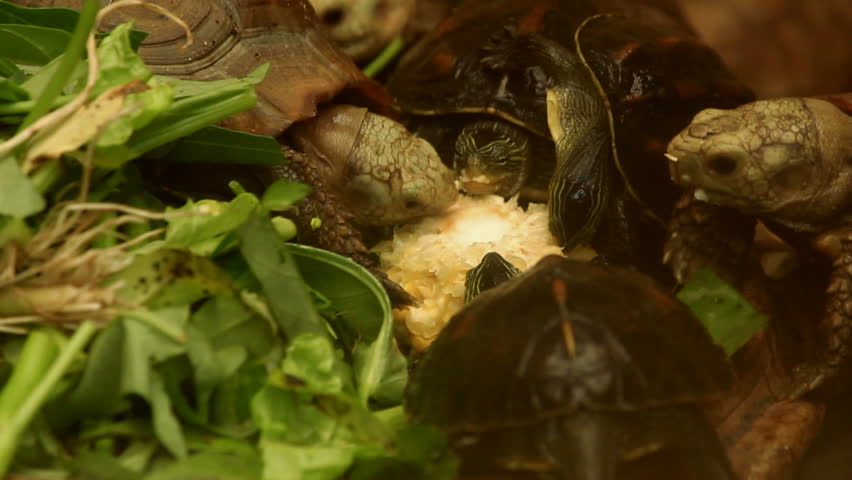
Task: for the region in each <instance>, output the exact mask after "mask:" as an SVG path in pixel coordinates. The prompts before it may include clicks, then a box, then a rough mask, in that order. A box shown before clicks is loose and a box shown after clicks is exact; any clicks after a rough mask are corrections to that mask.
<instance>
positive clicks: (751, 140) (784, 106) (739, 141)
mask: <svg viewBox="0 0 852 480" xmlns="http://www.w3.org/2000/svg"><path fill="white" fill-rule="evenodd" d="M844 132H845V133H844ZM850 132H852V119H850V117H848V116H847V115H846V114H844V113H842V112H841V111H840V110H839V109H837V108H836V107H834V106H833V105H831V104H830V103H828V102H825V101H822V100H815V99H799V98H786V99H775V100H764V101H758V102H753V103H749V104H746V105H743V106H741V107H739V108H737V109H734V110H716V109H708V110H704V111H702V112H700V113H699V114H698V115H696V116H695V118H694V119H693V121H692V123H691V124H690V125H689V127H687V128H686V129H685V130H683V131H682V132H681V133H680V134H679V135H678V136H677V137H675V138H674V139H673V140H672V141H671V142H670V143H669V146H668V157H669V160H670V163H669V167H670V172H671V177H672V180H673V181H674V182H676V183H679V184H680V185H682V186H685V187H691V188H694V189H695V197H696V198H697V199H698V200H704V201H707V202H710V203H714V204H717V205H722V206H729V207H734V208H737V209H739V210H741V211H744V212H746V213H752V214H759V215H766V216H769V217H771V218H773V219H774V220H776V221H779V222H782V223H785V224H787V225H790V226H793V227H798V228H807V226H808V225H812V224H813V223H814V222H821V221H823V220H828V219H836V218H837V215H838V214H839V213H840V212H842V211H844V209H848V205H849V204H850V201H852V189H850V187H849V185H852V183H850V181H852V170H850V168H849V164H850V160H852V133H850ZM820 215H822V217H819V216H820Z"/></svg>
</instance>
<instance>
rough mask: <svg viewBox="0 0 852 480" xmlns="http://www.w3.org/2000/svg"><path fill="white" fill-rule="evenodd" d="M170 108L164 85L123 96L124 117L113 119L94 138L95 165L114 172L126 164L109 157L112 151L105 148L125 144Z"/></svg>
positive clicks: (170, 94)
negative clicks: (134, 133)
mask: <svg viewBox="0 0 852 480" xmlns="http://www.w3.org/2000/svg"><path fill="white" fill-rule="evenodd" d="M171 104H172V91H171V88H170V87H169V86H168V85H152V86H151V88H149V89H147V90H144V91H141V92H136V93H131V94H129V95H127V96H126V97H125V99H124V110H123V112H124V113H122V115H120V116H118V117H114V118H113V119H112V120H111V121H110V123H109V124H108V125H107V126H106V128H105V129H104V130H103V131H102V132H101V133H100V136H99V137H98V142H97V145H98V151H97V153H96V164H97V165H98V166H100V167H105V168H117V167H119V166H121V165H122V164H124V163H125V162H127V161H128V160H130V159H129V158H125V156H116V155H110V154H111V153H112V152H113V151H114V150H110V149H109V148H110V147H116V146H120V145H122V144H124V143H125V142H127V139H129V138H130V137H131V136H132V135H133V132H134V131H136V130H139V129H141V128H143V127H145V126H146V125H148V124H149V123H151V121H153V120H154V119H155V118H156V117H157V116H158V115H159V114H161V113H162V112H164V111H166V110H167V109H168V108H169V106H171ZM122 151H126V149H124V150H122Z"/></svg>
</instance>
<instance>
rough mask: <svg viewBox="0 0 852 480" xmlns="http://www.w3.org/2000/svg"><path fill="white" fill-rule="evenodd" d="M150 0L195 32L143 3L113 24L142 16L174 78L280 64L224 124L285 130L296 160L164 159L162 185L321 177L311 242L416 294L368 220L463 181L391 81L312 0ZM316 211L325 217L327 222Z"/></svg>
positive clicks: (413, 213)
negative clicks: (380, 258)
mask: <svg viewBox="0 0 852 480" xmlns="http://www.w3.org/2000/svg"><path fill="white" fill-rule="evenodd" d="M17 3H21V4H25V5H27V6H45V7H47V6H64V7H72V8H73V7H79V4H80V2H79V1H75V0H26V1H19V2H17ZM102 3H104V4H108V3H112V2H109V1H106V0H104V1H103V2H102ZM149 3H152V4H154V5H157V6H159V7H161V8H166V9H168V10H170V11H171V12H172V13H173V14H174V15H175V16H177V17H178V18H180V19H182V20H183V21H184V22H185V23H186V26H187V27H188V28H189V29H190V31H191V32H192V35H193V41H192V42H191V43H190V44H189V45H188V46H187V45H185V43H186V36H187V35H186V32H185V31H184V28H183V27H182V26H180V25H178V24H177V23H176V22H174V21H172V20H171V19H169V18H167V17H165V16H164V15H162V14H161V13H160V12H158V11H156V10H151V9H149V8H146V7H140V6H127V7H124V8H120V9H116V10H115V11H113V12H111V13H109V14H108V15H106V16H105V18H104V21H103V23H102V25H101V28H102V29H109V28H110V27H112V26H114V25H116V24H118V23H123V22H126V21H129V20H133V21H134V22H135V25H136V28H138V29H141V30H144V31H146V32H148V33H149V35H148V36H147V37H146V38H145V40H144V41H143V42H142V45H141V46H140V48H139V53H140V55H141V56H142V58H143V59H144V60H145V62H146V64H147V65H148V66H149V67H150V68H151V69H152V70H153V71H154V72H155V73H159V74H162V75H169V76H175V77H180V78H189V79H195V80H215V79H221V78H227V77H239V76H244V75H246V74H248V73H250V72H251V71H253V70H254V69H256V68H258V67H259V66H261V65H262V64H264V63H266V62H269V70H268V73H267V75H266V77H265V78H264V80H263V81H262V82H261V83H260V84H258V85H257V87H256V92H257V95H258V98H259V100H258V104H257V106H255V107H254V108H252V109H251V110H248V111H245V112H242V113H240V114H237V115H234V116H232V117H230V118H228V119H226V120H224V121H223V122H221V125H222V126H224V127H227V128H232V129H236V130H242V131H245V132H249V133H255V134H261V135H270V136H274V137H277V138H278V139H279V140H280V141H281V142H282V148H283V149H284V151H285V155H286V156H287V157H289V163H288V164H286V165H276V166H271V167H263V166H252V167H246V166H237V167H234V168H227V167H224V166H216V167H215V168H211V169H208V170H206V172H207V174H205V175H198V172H199V169H200V167H199V166H198V165H190V166H186V165H174V164H169V165H168V166H167V167H166V168H164V169H163V168H162V167H163V166H162V165H158V167H160V168H159V169H155V170H156V173H158V175H156V178H155V180H154V181H155V183H168V184H170V185H174V184H175V183H180V184H181V186H182V187H183V188H188V189H190V190H194V191H216V190H219V191H224V192H229V190H228V188H227V187H226V184H227V181H229V180H230V179H231V178H232V177H237V178H238V179H239V180H240V181H242V182H245V183H246V184H247V185H246V186H247V187H253V188H252V189H254V190H262V189H263V187H264V186H266V185H268V184H270V183H272V182H273V181H275V180H277V179H279V178H288V179H291V180H296V181H303V182H305V183H309V184H310V185H312V186H313V187H314V188H313V193H312V194H311V195H310V196H309V197H308V198H307V199H306V201H304V202H302V203H301V204H300V205H298V207H299V208H298V212H299V214H298V215H297V216H296V218H295V220H296V221H297V225H298V227H299V228H298V230H299V239H300V241H303V242H305V243H313V244H315V245H317V246H320V247H322V248H327V249H329V250H333V251H336V252H337V253H341V254H344V255H347V256H350V257H352V258H353V259H355V260H356V261H358V262H359V263H361V264H362V265H364V266H366V267H368V268H369V269H370V270H372V271H373V273H375V274H376V275H377V276H378V277H379V278H380V280H381V281H382V282H383V283H384V284H385V286H386V287H388V288H389V293H391V294H392V298H394V299H395V300H397V302H396V303H397V304H399V305H402V304H405V303H410V302H411V301H412V298H411V297H410V296H408V295H407V294H406V293H405V292H404V291H403V290H402V289H401V287H399V286H398V285H396V284H394V283H393V282H391V281H390V280H389V279H387V277H386V276H385V275H384V274H383V273H382V272H381V271H380V270H378V262H377V260H376V259H375V258H374V257H373V256H372V255H370V254H369V251H368V250H367V247H366V246H365V245H364V242H363V240H362V237H361V232H360V230H359V227H361V226H364V225H388V224H396V223H401V222H404V221H406V220H410V219H412V218H416V217H419V216H423V215H427V214H433V213H437V212H440V211H441V210H443V209H444V208H445V207H447V206H449V205H450V204H451V203H452V202H453V201H454V200H455V198H456V195H457V189H456V187H455V183H454V177H453V174H452V171H451V170H450V169H448V168H447V167H445V166H444V165H443V164H442V163H441V160H440V158H439V157H438V155H437V153H436V152H435V150H434V148H433V147H432V146H431V145H429V144H428V142H426V141H425V140H422V139H420V138H417V137H416V136H414V135H412V134H411V133H410V132H409V131H408V130H406V128H405V127H404V126H403V125H402V124H400V123H399V122H397V121H396V120H395V119H393V118H391V117H389V116H387V114H392V113H393V112H392V111H391V110H390V109H389V108H387V105H388V104H389V102H390V100H389V98H388V97H387V94H386V93H385V91H384V89H383V88H382V87H381V86H380V85H379V84H377V83H376V82H374V81H372V80H371V79H369V78H368V77H366V76H365V75H364V74H363V72H362V71H361V70H360V69H359V68H358V67H357V66H356V65H355V63H354V62H353V61H352V60H351V59H350V58H349V57H348V56H346V55H345V54H344V53H343V52H342V51H341V50H340V49H339V48H338V47H337V46H336V45H335V44H334V43H333V42H332V41H331V40H330V39H329V38H328V36H327V34H326V32H325V31H324V30H323V27H322V24H321V23H320V21H319V19H318V18H317V16H316V15H315V13H314V10H313V9H312V7H311V6H310V4H309V3H308V2H307V1H306V0H295V1H289V2H278V1H273V0H260V1H247V0H213V1H209V2H179V1H173V0H152V1H150V2H149ZM341 99H343V101H338V100H341ZM332 100H334V101H335V102H336V103H331V101H332ZM345 101H355V102H359V104H357V105H353V104H345V103H344V102H345ZM179 189H182V188H179ZM315 217H319V218H320V219H321V222H320V225H319V226H318V227H317V226H316V222H315V221H313V219H314V218H315Z"/></svg>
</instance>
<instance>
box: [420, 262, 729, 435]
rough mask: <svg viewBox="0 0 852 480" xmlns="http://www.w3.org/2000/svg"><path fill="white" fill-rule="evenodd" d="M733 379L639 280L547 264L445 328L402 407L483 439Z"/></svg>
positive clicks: (665, 296)
mask: <svg viewBox="0 0 852 480" xmlns="http://www.w3.org/2000/svg"><path fill="white" fill-rule="evenodd" d="M732 380H733V379H732V373H731V370H730V365H729V362H728V360H727V358H726V356H725V354H724V352H723V351H722V349H721V348H720V347H718V346H717V345H716V344H714V343H713V340H712V339H711V337H710V336H709V334H708V333H707V332H706V330H705V329H704V327H703V326H702V325H701V323H700V322H699V321H698V319H696V318H695V316H694V315H693V314H692V313H691V311H690V310H689V309H688V308H687V307H686V306H685V305H684V304H682V303H681V302H680V301H678V300H677V299H676V298H674V297H673V296H672V295H671V294H670V293H668V292H666V291H665V290H663V289H662V288H660V287H659V286H657V284H656V283H655V282H654V281H652V280H651V279H650V278H648V277H646V276H644V275H642V274H638V273H634V272H630V271H627V270H624V269H620V268H614V267H607V266H603V265H600V264H596V263H589V262H578V261H573V260H568V259H565V258H562V257H559V256H555V255H551V256H548V257H545V258H544V259H542V260H541V261H540V262H539V263H538V264H537V265H536V266H534V267H533V268H531V269H530V270H528V271H526V272H524V273H522V274H521V275H520V276H518V277H515V278H514V279H512V280H509V281H506V282H504V283H502V284H500V285H498V286H497V287H494V288H492V289H489V290H487V291H485V292H483V293H481V294H480V295H479V296H477V297H476V298H475V299H474V300H473V301H472V302H471V303H470V304H468V305H467V306H465V307H464V308H463V309H462V310H461V311H460V312H458V313H457V314H456V315H455V316H454V317H453V318H452V319H451V320H450V322H449V324H448V325H447V326H446V327H445V328H444V330H442V332H441V333H440V335H439V336H438V337H437V339H436V340H435V342H434V343H432V344H431V345H430V347H429V348H428V349H427V350H426V351H425V352H424V354H423V356H422V357H421V358H420V359H419V360H418V362H417V363H416V365H415V367H414V370H413V372H412V376H411V380H410V382H409V385H408V388H407V391H406V395H405V406H406V409H407V411H408V412H409V413H410V415H411V416H412V418H413V419H415V420H417V421H422V422H428V423H433V424H436V425H438V426H440V427H442V428H444V429H446V430H447V431H449V432H482V431H489V430H495V429H501V428H507V427H513V426H523V425H530V424H532V423H534V422H537V421H540V420H542V419H545V418H552V417H555V416H560V415H569V414H572V413H573V412H575V411H577V410H578V409H591V410H621V411H628V410H636V409H643V408H653V407H660V406H667V405H676V404H687V403H690V402H696V401H700V400H703V399H707V398H709V397H711V396H713V395H714V394H717V393H720V392H723V391H724V390H725V389H727V388H728V387H729V386H730V385H731V383H732Z"/></svg>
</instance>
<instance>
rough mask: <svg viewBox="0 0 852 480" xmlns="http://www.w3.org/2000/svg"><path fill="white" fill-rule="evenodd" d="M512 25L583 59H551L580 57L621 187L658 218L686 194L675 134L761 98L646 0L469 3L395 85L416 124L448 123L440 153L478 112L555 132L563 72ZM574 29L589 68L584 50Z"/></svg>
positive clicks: (411, 56) (413, 53)
mask: <svg viewBox="0 0 852 480" xmlns="http://www.w3.org/2000/svg"><path fill="white" fill-rule="evenodd" d="M596 16H597V17H596ZM593 17H594V18H593ZM587 20H588V21H587ZM584 22H586V23H585V24H584ZM581 25H583V26H582V29H581V31H580V32H579V33H578V32H577V30H578V28H580V26H581ZM507 31H508V32H511V34H512V35H514V36H515V37H516V38H522V37H523V36H525V35H527V36H528V35H535V36H539V37H543V38H545V39H547V40H548V41H552V42H554V43H556V44H558V45H560V46H561V47H563V48H562V49H561V50H560V54H564V55H569V56H572V57H574V58H572V59H571V61H570V62H565V61H564V60H565V59H562V58H548V59H547V60H546V63H548V64H550V65H547V66H545V67H551V66H552V65H557V66H558V65H563V64H570V65H574V67H570V68H583V69H588V70H590V71H591V72H593V74H594V77H595V80H596V81H597V82H598V83H599V84H600V86H601V87H602V88H601V90H602V92H603V93H604V94H605V97H606V98H605V99H604V101H605V103H606V104H607V108H608V110H609V111H610V112H611V115H612V121H613V125H612V126H613V127H614V132H613V133H614V142H613V143H614V145H615V146H616V148H615V151H616V152H619V154H618V155H610V156H609V158H611V161H612V162H613V163H614V167H615V168H617V173H615V174H614V175H610V177H613V178H615V179H616V180H615V181H614V185H615V187H614V188H613V189H611V190H612V191H613V192H618V191H624V192H626V193H627V194H628V196H630V197H632V198H634V199H635V200H637V201H638V202H639V204H640V205H641V207H642V208H641V211H645V212H646V213H648V214H649V215H651V216H652V217H657V219H658V220H663V221H664V220H665V219H666V218H667V217H668V215H669V213H670V211H671V207H672V205H673V204H674V201H675V199H676V197H677V195H678V191H677V189H676V188H675V186H674V185H672V183H671V182H670V181H669V178H668V170H667V163H666V161H665V158H664V153H665V147H666V144H667V143H668V140H669V139H670V138H671V137H672V136H673V135H675V134H676V133H677V132H678V131H679V130H680V129H681V128H683V126H684V125H686V124H688V123H689V121H690V119H691V118H692V116H694V115H695V113H697V112H698V111H700V110H702V109H703V108H707V107H710V106H714V107H720V106H725V105H729V106H735V105H739V104H741V103H744V102H747V101H749V100H751V99H752V98H753V95H752V93H751V92H750V91H749V90H748V89H747V88H745V87H743V86H742V85H741V84H740V83H739V82H737V80H736V79H735V78H734V77H733V76H732V75H731V74H730V73H729V71H728V70H727V69H726V68H725V66H724V64H723V62H722V60H721V58H720V57H719V56H718V55H717V54H716V53H715V52H714V51H713V50H711V49H710V48H708V47H706V46H705V45H702V44H701V43H699V42H698V41H697V40H696V39H695V37H694V36H693V35H692V33H691V32H690V30H689V29H688V28H687V27H685V26H683V25H682V24H681V23H680V22H679V21H678V19H676V18H674V17H672V16H671V15H669V14H668V13H667V12H665V11H662V10H660V9H658V8H655V7H652V6H647V5H643V4H642V3H641V2H630V1H626V0H622V1H619V0H596V1H595V0H530V1H526V2H517V1H511V0H500V1H492V0H468V1H466V2H464V3H463V4H462V5H460V6H459V7H458V8H457V9H456V10H455V12H454V14H453V15H451V16H450V17H448V18H447V19H445V20H444V21H443V22H442V23H441V24H439V26H438V27H437V28H436V29H435V30H433V31H432V32H431V33H429V34H428V35H426V36H425V37H424V38H423V39H422V40H421V41H420V42H418V43H417V44H416V45H415V46H414V47H412V49H411V50H410V51H409V52H407V54H406V55H405V56H404V57H403V58H402V59H401V61H400V64H399V66H398V67H397V69H396V71H395V73H394V75H393V76H392V77H391V79H390V80H389V83H388V90H389V91H390V93H391V95H392V96H393V97H394V101H395V103H396V105H397V106H398V108H399V109H400V110H401V111H402V112H404V113H407V114H410V115H412V116H413V117H414V120H413V123H415V124H419V125H422V124H429V122H433V123H437V124H438V126H437V127H434V129H435V130H434V131H432V130H429V133H428V135H429V136H427V138H428V139H429V140H430V141H433V143H435V144H436V148H437V149H438V151H439V153H444V154H445V155H446V151H447V145H448V144H449V145H451V144H452V141H453V140H452V139H447V138H446V137H447V136H450V137H452V136H454V135H457V134H458V131H459V130H458V129H457V127H456V126H455V125H456V123H458V122H464V121H465V120H464V119H463V118H466V117H472V116H474V115H479V116H481V115H488V116H492V117H493V116H496V117H499V118H502V119H504V120H506V121H508V122H510V123H513V124H515V125H519V126H521V127H523V128H525V129H527V130H528V131H529V132H532V133H534V134H536V136H537V137H538V138H546V139H549V138H550V133H549V129H548V112H547V101H546V97H547V95H546V90H547V89H548V88H550V87H551V86H552V84H553V82H555V81H558V80H557V79H554V78H553V77H552V76H549V75H547V74H545V71H546V70H548V68H542V67H543V65H542V61H541V60H540V58H541V55H532V54H529V52H528V51H525V50H524V49H525V48H526V47H524V46H518V45H519V44H518V43H517V42H514V41H513V40H512V39H511V38H509V40H506V39H505V38H506V32H507ZM575 33H577V34H578V38H579V52H582V54H583V57H584V58H585V62H586V64H585V65H583V63H582V62H578V61H577V58H576V57H577V54H578V46H577V45H576V43H575V40H574V36H575ZM495 39H498V41H496V42H495ZM501 55H502V56H504V57H505V58H506V61H505V62H504V63H505V64H504V65H495V63H494V62H493V61H492V59H493V58H494V57H495V56H501ZM550 70H553V69H552V68H550ZM583 75H588V74H587V73H586V72H583ZM590 85H591V84H590ZM600 93H601V92H593V94H594V95H596V96H600ZM722 108H724V107H722ZM460 117H461V118H462V119H460ZM458 128H460V127H458ZM604 128H606V127H604ZM423 130H424V131H425V130H428V129H427V128H426V127H424V128H423ZM436 132H437V133H436ZM608 135H609V133H607V136H608ZM608 143H609V142H608ZM550 148H551V151H550V155H551V157H552V156H553V153H552V147H550ZM446 160H447V159H446V158H445V161H446ZM536 161H538V159H536ZM558 161H559V160H558V159H557V162H558ZM619 179H620V180H619ZM658 223H659V224H660V226H659V227H658V229H661V228H662V227H661V225H662V223H663V222H658ZM593 245H594V244H593Z"/></svg>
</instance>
